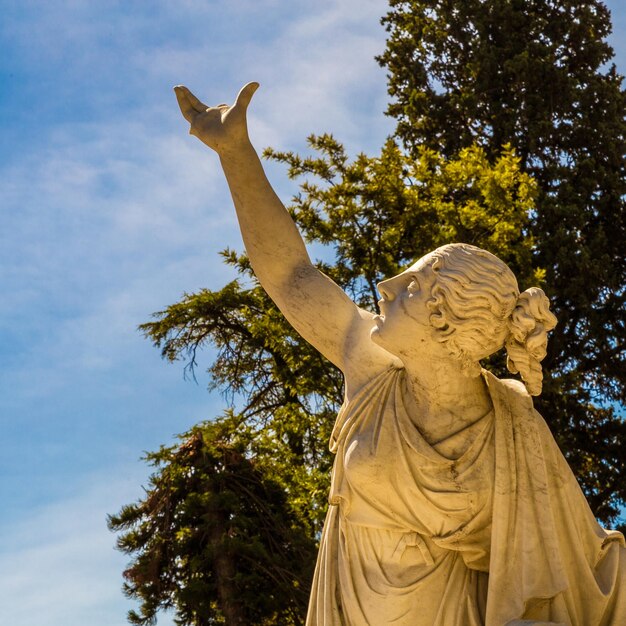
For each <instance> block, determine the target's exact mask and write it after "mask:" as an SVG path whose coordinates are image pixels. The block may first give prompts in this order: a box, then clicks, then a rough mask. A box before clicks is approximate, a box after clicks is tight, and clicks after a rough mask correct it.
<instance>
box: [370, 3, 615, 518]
mask: <svg viewBox="0 0 626 626" xmlns="http://www.w3.org/2000/svg"><path fill="white" fill-rule="evenodd" d="M390 6H391V10H390V12H389V13H388V14H387V16H386V17H384V18H383V23H384V24H385V26H386V28H387V30H388V32H389V37H388V42H387V48H386V50H385V52H384V53H383V54H382V55H381V56H380V57H379V62H380V63H381V64H382V65H383V66H384V67H386V68H387V70H388V78H389V94H390V95H391V96H392V103H391V104H390V106H389V109H388V113H389V114H390V115H392V116H394V117H395V118H396V119H397V122H398V125H397V136H398V137H399V138H400V139H401V141H402V143H403V144H404V146H405V148H406V149H407V150H408V151H409V152H410V153H412V154H414V155H418V154H419V153H420V151H421V150H423V149H424V147H429V148H431V149H433V150H437V151H441V153H442V154H444V155H446V156H453V155H455V154H457V153H458V152H459V150H462V149H463V148H465V147H467V146H470V145H474V144H477V145H479V146H481V147H482V148H483V149H484V150H485V151H486V153H487V155H488V156H489V158H495V157H496V156H497V155H498V154H499V151H500V149H501V147H502V145H503V144H509V145H511V146H512V147H513V148H514V149H515V151H516V154H518V155H519V157H520V158H521V167H522V169H523V171H525V172H527V173H529V174H531V175H532V176H533V178H534V179H535V180H536V181H537V184H538V196H537V202H536V210H535V212H533V214H532V216H531V217H532V220H531V223H530V232H531V233H532V236H533V238H534V244H535V247H534V249H533V258H534V264H535V265H536V266H538V267H541V268H544V269H545V271H546V281H545V289H546V291H547V293H548V294H549V296H550V297H551V300H552V303H553V309H554V312H555V314H556V315H557V317H558V319H559V325H558V326H557V329H556V330H555V332H554V333H553V335H552V336H551V340H550V342H549V352H548V356H547V358H546V360H545V361H544V363H543V365H544V371H546V379H545V383H544V391H543V394H542V396H541V397H540V398H539V399H538V401H537V402H536V404H537V406H538V409H539V410H540V412H541V413H542V414H543V415H544V416H545V417H546V419H547V420H548V422H549V423H550V425H551V427H552V430H553V432H554V434H555V436H556V438H557V441H558V442H559V444H560V446H561V448H562V450H563V451H564V453H565V455H566V456H567V458H568V461H569V462H570V464H571V465H572V467H573V469H574V471H575V473H576V474H577V476H578V478H579V480H580V481H581V483H582V486H583V488H584V490H585V492H586V494H587V496H588V498H589V500H590V502H591V504H592V508H593V509H594V511H595V512H596V514H597V515H598V517H599V518H600V519H602V520H604V521H611V520H613V521H614V518H615V516H616V515H617V513H618V511H619V508H620V506H621V505H623V504H624V501H625V498H626V482H624V475H625V470H626V449H625V448H624V446H623V443H622V442H623V441H625V440H626V425H625V423H624V421H623V419H622V418H621V417H620V415H619V410H620V409H619V407H620V405H621V406H622V407H623V405H624V402H625V401H626V354H625V345H626V326H625V324H624V304H625V298H626V290H625V287H624V285H625V282H626V280H625V279H626V271H625V270H626V255H624V243H625V242H626V221H625V212H624V198H625V196H626V161H625V154H626V120H625V112H626V106H625V105H626V98H625V92H624V90H623V89H622V77H621V76H620V75H619V74H618V73H617V71H616V69H615V66H614V65H611V64H610V63H611V59H612V56H613V51H612V49H611V48H610V46H609V45H608V44H607V42H606V37H607V36H608V34H609V33H610V29H611V23H610V14H609V12H608V10H607V8H606V7H605V5H604V4H603V3H602V2H600V1H599V0H391V1H390ZM622 411H623V408H622Z"/></svg>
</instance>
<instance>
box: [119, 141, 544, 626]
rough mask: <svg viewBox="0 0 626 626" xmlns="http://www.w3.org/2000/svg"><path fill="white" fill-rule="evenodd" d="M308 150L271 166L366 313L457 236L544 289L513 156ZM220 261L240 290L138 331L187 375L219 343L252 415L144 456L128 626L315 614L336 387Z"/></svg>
mask: <svg viewBox="0 0 626 626" xmlns="http://www.w3.org/2000/svg"><path fill="white" fill-rule="evenodd" d="M309 141H310V145H311V147H312V148H313V150H314V155H313V156H310V157H307V158H301V157H299V156H298V155H295V154H293V153H280V152H275V151H272V150H268V151H266V156H267V157H270V158H273V159H274V160H277V161H279V162H281V163H284V164H285V165H287V166H288V168H289V169H288V173H289V176H290V177H291V178H294V179H301V180H302V182H301V184H300V192H299V193H298V194H297V195H296V197H295V198H294V199H293V205H292V207H291V212H292V215H293V217H294V219H295V220H296V222H297V224H298V226H299V228H300V230H301V232H302V233H303V234H304V236H305V238H306V239H307V240H308V241H309V242H311V243H318V244H322V245H324V246H326V247H328V248H330V250H331V251H333V252H334V260H333V262H329V261H327V262H326V263H319V265H320V267H321V268H322V269H323V271H325V272H326V273H327V274H328V275H329V276H331V277H332V278H333V280H335V281H336V282H337V283H338V284H339V285H341V286H342V287H343V288H344V289H345V290H346V291H347V292H348V293H349V294H350V296H351V297H352V298H353V299H354V300H355V301H356V302H357V303H358V304H359V306H362V307H365V308H368V309H370V310H375V309H376V306H377V300H378V294H377V292H376V283H377V282H378V281H380V280H381V279H383V278H385V277H388V276H391V275H393V274H395V273H397V272H398V271H399V270H400V269H401V268H402V267H404V266H405V265H407V264H409V263H411V262H413V261H414V260H415V259H416V258H417V257H419V256H421V255H423V254H425V253H426V252H429V251H430V250H432V249H434V248H436V247H438V246H440V245H443V244H445V243H450V242H453V241H458V240H464V241H471V242H472V243H474V244H475V245H478V246H480V247H483V248H486V249H488V250H491V251H492V252H494V253H495V254H497V255H498V256H499V257H501V258H502V259H503V260H505V261H506V262H508V263H509V264H510V265H511V267H513V268H514V269H515V271H516V273H517V274H518V276H519V277H520V279H521V282H522V284H523V285H524V286H529V285H530V284H531V283H532V284H535V283H537V282H541V280H542V276H543V274H542V271H541V270H540V269H539V268H533V266H532V258H531V256H532V245H533V244H532V238H531V237H529V236H527V234H525V233H526V231H527V225H528V220H529V215H530V213H531V212H532V210H533V207H534V197H535V194H536V186H535V183H534V181H533V180H532V178H531V177H530V176H528V175H527V174H524V173H522V172H521V171H520V164H519V158H518V157H517V156H516V155H515V153H514V151H513V150H512V149H510V148H505V149H504V150H503V152H502V154H500V155H499V156H498V157H497V158H496V159H494V160H493V163H491V162H490V161H489V159H488V158H487V154H486V153H485V151H484V150H482V149H481V148H477V147H468V148H466V149H464V150H461V151H460V153H459V154H458V155H457V156H456V157H454V158H451V159H446V158H444V157H442V156H441V155H440V154H439V153H437V152H435V151H433V150H430V149H428V148H424V149H420V150H419V151H418V154H417V157H416V158H414V157H412V156H411V157H410V156H407V155H406V154H404V153H403V152H402V151H401V150H400V149H399V148H398V147H397V145H396V144H395V143H394V142H393V141H388V142H387V143H386V145H385V146H384V147H383V150H382V152H381V154H380V155H379V156H377V157H368V156H366V155H363V154H361V155H358V156H357V157H356V159H354V160H352V161H350V160H349V158H348V155H347V154H346V152H345V150H344V148H343V146H342V145H341V144H340V143H339V142H337V141H336V140H335V139H334V138H333V137H332V136H330V135H322V136H313V137H311V138H310V140H309ZM222 254H223V257H224V259H225V261H226V262H227V263H229V264H231V265H233V266H235V267H236V268H237V269H238V270H239V273H240V275H241V276H240V279H239V280H236V281H234V282H232V283H230V284H228V285H226V286H225V287H224V288H223V289H222V290H220V291H216V292H213V291H208V290H203V291H201V292H199V293H196V294H190V295H185V296H184V298H183V299H182V300H181V302H178V303H176V304H173V305H171V306H169V307H167V308H166V309H165V310H164V311H161V312H159V313H157V314H156V315H155V319H154V320H153V321H151V322H149V323H146V324H144V325H142V327H141V328H142V330H143V332H144V333H145V334H146V336H147V337H149V338H150V339H151V340H152V341H153V342H154V343H155V345H157V346H158V347H159V348H160V349H161V352H162V355H163V356H164V357H165V358H167V359H169V360H171V361H175V360H177V359H184V360H186V361H187V365H188V366H189V367H192V368H193V367H195V364H196V356H197V351H198V349H200V348H201V347H202V346H203V345H204V344H207V343H209V344H212V345H213V346H214V347H215V348H217V357H216V359H215V361H214V362H213V364H212V365H211V366H210V368H209V372H210V374H211V378H212V385H213V386H214V387H215V388H219V389H221V390H222V391H223V392H224V393H225V394H226V395H227V397H230V398H231V399H237V400H238V402H237V404H241V403H243V407H241V408H240V409H238V411H237V412H236V413H235V412H230V413H227V414H226V415H225V416H223V417H222V418H220V419H218V420H217V421H215V422H210V423H205V424H202V425H200V426H198V427H197V428H195V429H193V430H192V431H191V432H190V433H186V434H185V435H183V436H182V438H183V442H182V444H181V445H180V446H178V447H176V446H174V447H170V448H163V449H161V450H160V451H159V452H156V453H153V454H149V455H148V457H147V459H148V461H149V462H151V463H152V464H153V465H155V473H154V475H153V477H152V479H151V483H150V485H149V487H148V488H147V490H146V496H145V498H143V499H142V500H141V501H140V502H138V503H135V504H131V505H127V506H126V507H124V508H123V509H122V511H121V512H120V513H119V514H118V515H115V516H112V517H111V518H110V527H111V528H112V529H113V530H116V531H118V532H119V533H120V536H119V540H118V545H119V547H120V548H121V549H122V550H123V551H124V552H126V553H127V554H129V555H130V556H131V557H132V563H131V565H130V566H129V568H128V569H127V571H126V573H125V577H126V585H125V590H126V593H127V594H128V595H129V596H131V597H133V598H136V599H138V600H139V601H140V603H141V608H140V611H139V612H131V614H130V616H129V617H130V621H131V622H132V623H135V624H145V625H147V624H152V623H154V619H155V617H156V614H157V611H158V610H159V609H160V608H168V607H170V608H173V609H174V610H175V612H176V615H177V620H178V622H177V623H179V624H181V626H205V625H207V624H218V623H226V624H229V625H238V624H240V623H246V624H259V625H260V624H264V625H268V626H269V625H271V624H284V625H288V624H294V625H295V624H300V623H302V621H303V619H304V615H305V611H306V598H305V597H304V599H303V594H304V596H306V594H308V590H309V579H310V575H311V572H312V568H313V565H314V559H315V550H311V546H312V545H314V544H315V542H316V540H318V539H319V536H320V533H321V529H322V524H323V519H324V516H325V512H326V501H327V500H326V499H327V495H328V489H329V479H330V470H331V466H332V458H331V455H330V452H329V451H328V441H329V438H330V433H331V430H332V427H333V423H334V420H335V417H336V415H337V411H338V409H339V407H340V406H341V403H342V401H343V389H342V387H343V379H342V376H341V374H340V372H339V371H338V370H337V369H336V368H334V367H333V366H332V365H331V364H330V363H328V362H327V361H326V360H325V359H324V358H323V357H322V356H321V355H320V354H319V353H317V352H316V351H315V350H314V349H313V348H312V347H311V346H309V345H308V344H307V343H306V342H305V341H304V340H303V339H302V338H301V337H300V336H299V335H298V334H297V333H296V332H295V331H294V330H293V329H292V328H291V327H290V326H289V325H288V323H287V322H286V320H285V319H284V318H283V316H282V314H281V313H280V312H279V311H278V310H277V309H276V307H275V306H274V304H273V303H272V302H271V300H270V299H269V298H268V296H267V295H266V294H265V292H264V291H263V290H262V289H261V287H260V286H259V285H258V284H257V282H256V280H255V278H254V276H253V274H252V272H251V269H250V265H249V263H248V260H247V258H246V257H245V256H244V255H238V254H236V253H235V252H233V251H230V250H226V251H224V252H223V253H222ZM329 256H332V255H330V254H329ZM497 366H498V365H497V363H496V364H495V367H497ZM251 494H253V496H254V497H253V499H252V500H251V501H250V497H251ZM271 529H275V531H274V532H273V531H272V530H271ZM218 557H219V558H218ZM255 562H256V563H257V564H258V567H256V568H255ZM268 593H269V595H267V594H268ZM242 620H243V622H242Z"/></svg>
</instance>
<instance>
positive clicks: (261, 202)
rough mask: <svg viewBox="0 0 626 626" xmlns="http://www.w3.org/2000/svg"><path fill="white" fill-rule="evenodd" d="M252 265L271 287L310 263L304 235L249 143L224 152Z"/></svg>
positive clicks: (224, 167)
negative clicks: (301, 233)
mask: <svg viewBox="0 0 626 626" xmlns="http://www.w3.org/2000/svg"><path fill="white" fill-rule="evenodd" d="M220 160H221V163H222V168H223V170H224V174H225V175H226V180H227V181H228V186H229V188H230V192H231V195H232V198H233V202H234V204H235V209H236V211H237V218H238V220H239V227H240V228H241V234H242V236H243V241H244V245H245V248H246V252H247V253H248V256H249V257H250V262H251V264H252V268H253V269H254V272H255V274H256V275H257V278H258V279H259V281H260V282H261V284H262V285H263V286H264V287H265V288H266V289H268V288H269V290H271V288H272V287H273V286H274V285H277V286H279V285H281V284H284V281H286V280H288V279H289V278H290V277H291V275H292V273H293V271H294V269H295V268H296V267H298V266H301V265H303V264H310V259H309V256H308V254H307V251H306V248H305V246H304V242H303V241H302V237H301V236H300V233H299V232H298V229H297V228H296V225H295V224H294V222H293V220H292V218H291V216H290V215H289V213H288V211H287V209H286V208H285V207H284V205H283V203H282V202H281V201H280V199H279V198H278V196H277V195H276V193H275V192H274V190H273V189H272V187H271V185H270V183H269V181H268V180H267V177H266V175H265V172H264V171H263V167H262V165H261V161H260V160H259V157H258V155H257V153H256V151H255V149H254V148H253V146H252V144H250V143H249V142H245V143H241V144H239V145H237V146H236V147H233V148H231V149H229V150H227V151H223V152H222V153H221V154H220ZM270 295H271V294H270Z"/></svg>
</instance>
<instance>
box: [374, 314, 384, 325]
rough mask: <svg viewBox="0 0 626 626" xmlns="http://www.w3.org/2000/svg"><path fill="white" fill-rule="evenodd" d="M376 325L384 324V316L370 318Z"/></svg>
mask: <svg viewBox="0 0 626 626" xmlns="http://www.w3.org/2000/svg"><path fill="white" fill-rule="evenodd" d="M372 319H373V320H374V321H375V322H376V323H377V324H378V323H379V322H380V323H382V322H384V321H385V316H384V315H374V317H373V318H372Z"/></svg>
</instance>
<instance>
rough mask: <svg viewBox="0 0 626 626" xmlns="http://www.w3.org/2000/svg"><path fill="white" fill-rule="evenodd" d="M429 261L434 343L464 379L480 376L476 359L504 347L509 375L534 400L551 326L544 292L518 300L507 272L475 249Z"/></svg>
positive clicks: (443, 251)
mask: <svg viewBox="0 0 626 626" xmlns="http://www.w3.org/2000/svg"><path fill="white" fill-rule="evenodd" d="M432 256H433V257H434V260H433V262H432V269H433V271H434V272H436V274H437V281H436V282H435V285H434V286H433V288H432V291H431V297H430V299H429V300H428V302H427V307H428V309H429V310H430V323H431V326H432V327H433V336H434V338H435V339H436V340H437V341H440V342H442V343H444V344H445V345H446V347H447V348H448V350H449V351H450V353H451V354H452V355H453V356H455V357H457V358H458V359H459V360H460V361H461V363H462V364H463V368H464V370H465V372H466V373H467V374H468V375H469V376H473V375H477V374H478V373H479V372H480V363H479V360H480V359H483V358H486V357H488V356H489V355H491V354H493V353H494V352H497V351H498V350H500V349H501V348H502V347H506V350H507V367H508V369H509V371H510V372H512V373H514V374H516V373H518V372H519V374H520V375H521V377H522V380H523V381H524V384H525V385H526V388H527V390H528V393H530V394H531V395H539V394H540V393H541V383H542V380H543V374H542V371H541V364H540V361H541V360H542V359H543V358H544V357H545V356H546V345H547V341H548V338H547V333H548V332H549V331H550V330H552V329H553V328H554V327H555V326H556V321H557V320H556V317H554V315H553V314H552V313H551V312H550V308H549V307H550V303H549V301H548V298H547V297H546V295H545V294H544V292H543V291H542V290H541V289H539V288H538V287H531V288H530V289H527V290H526V291H524V292H523V293H522V294H520V292H519V287H518V285H517V280H516V278H515V275H514V274H513V272H512V271H511V270H510V269H509V267H508V266H507V265H506V264H505V263H503V262H502V261H501V260H500V259H498V257H496V256H494V255H493V254H491V253H490V252H487V251H486V250H482V249H480V248H477V247H476V246H471V245H469V244H449V245H446V246H442V247H441V248H437V249H436V250H435V251H434V252H433V253H432Z"/></svg>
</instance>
